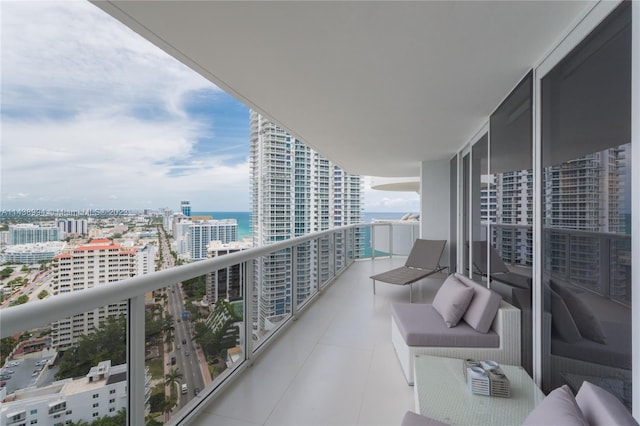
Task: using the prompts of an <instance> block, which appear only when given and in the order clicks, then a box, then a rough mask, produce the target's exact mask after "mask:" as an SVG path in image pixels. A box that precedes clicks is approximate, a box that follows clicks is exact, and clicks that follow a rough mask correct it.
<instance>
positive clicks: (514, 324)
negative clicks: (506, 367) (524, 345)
mask: <svg viewBox="0 0 640 426" xmlns="http://www.w3.org/2000/svg"><path fill="white" fill-rule="evenodd" d="M520 321H521V320H520V309H518V308H516V307H515V306H513V305H510V304H509V303H507V302H505V301H504V300H503V301H501V302H500V307H499V308H498V313H497V314H496V318H495V320H493V324H491V329H492V330H493V331H495V332H496V334H498V336H500V347H501V348H502V349H504V350H505V351H506V352H508V353H511V354H512V356H511V357H510V358H512V359H517V360H521V359H522V356H521V330H520Z"/></svg>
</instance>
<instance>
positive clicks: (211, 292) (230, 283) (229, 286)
mask: <svg viewBox="0 0 640 426" xmlns="http://www.w3.org/2000/svg"><path fill="white" fill-rule="evenodd" d="M249 248H251V242H250V241H232V242H230V243H227V244H223V243H222V242H220V241H211V242H210V243H209V244H208V246H207V252H208V256H209V257H218V256H224V255H225V254H230V253H235V252H238V251H242V250H246V249H249ZM244 274H245V271H244V267H243V265H233V266H229V267H228V268H225V269H220V270H217V271H214V272H211V273H209V274H207V276H206V284H207V287H206V288H207V302H208V303H209V306H211V307H212V308H213V306H214V305H215V304H216V302H218V300H221V299H224V300H228V301H236V300H242V299H243V297H244V287H243V283H244Z"/></svg>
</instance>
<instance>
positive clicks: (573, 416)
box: [522, 385, 589, 426]
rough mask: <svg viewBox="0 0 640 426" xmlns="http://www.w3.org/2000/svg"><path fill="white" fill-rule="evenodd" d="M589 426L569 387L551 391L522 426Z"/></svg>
mask: <svg viewBox="0 0 640 426" xmlns="http://www.w3.org/2000/svg"><path fill="white" fill-rule="evenodd" d="M546 425H549V426H557V425H562V426H574V425H575V426H589V423H587V421H586V420H585V418H584V415H583V414H582V411H580V407H578V404H577V403H576V399H575V397H574V396H573V392H571V389H569V386H567V385H562V386H561V387H559V388H557V389H555V390H553V391H552V392H551V393H550V394H549V395H547V396H546V398H545V399H543V400H542V402H540V404H538V406H537V407H536V408H534V409H533V411H532V412H530V413H529V415H528V416H527V418H526V419H525V420H524V423H522V426H546Z"/></svg>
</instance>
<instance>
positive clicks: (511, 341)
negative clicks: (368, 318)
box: [391, 274, 521, 385]
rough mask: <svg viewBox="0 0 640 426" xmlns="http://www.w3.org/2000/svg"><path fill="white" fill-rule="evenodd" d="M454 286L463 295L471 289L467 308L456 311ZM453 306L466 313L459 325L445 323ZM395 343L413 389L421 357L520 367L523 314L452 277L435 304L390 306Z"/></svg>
mask: <svg viewBox="0 0 640 426" xmlns="http://www.w3.org/2000/svg"><path fill="white" fill-rule="evenodd" d="M452 284H453V285H455V288H457V289H462V292H465V291H464V288H462V287H465V286H466V287H468V288H470V289H471V290H469V291H470V292H471V293H473V295H472V297H471V299H470V300H467V301H466V303H467V304H466V305H465V306H457V302H456V301H455V297H449V296H450V295H451V294H450V293H449V296H447V294H448V293H447V290H449V289H451V288H452V287H451V285H452ZM461 286H462V287H461ZM469 291H466V292H465V293H468V292H469ZM443 306H444V308H443ZM449 306H451V307H454V308H459V309H461V310H462V311H463V312H458V313H459V314H460V318H459V319H458V320H457V321H455V324H452V323H451V322H450V324H449V325H448V324H447V323H446V322H445V321H447V320H450V318H443V315H442V312H445V311H446V310H447V309H448V307H449ZM447 316H448V315H447V313H446V312H445V317H447ZM391 340H392V343H393V347H394V348H395V351H396V354H397V356H398V359H399V360H400V365H401V366H402V371H403V373H404V376H405V379H406V380H407V383H408V384H409V385H413V374H414V358H415V356H416V355H422V354H426V355H434V356H443V357H449V358H460V359H466V358H473V359H490V360H494V361H496V362H498V363H503V364H511V365H520V362H521V354H520V351H521V347H520V310H519V309H517V308H515V307H514V306H511V305H510V304H508V303H506V302H505V301H503V300H502V298H501V296H500V295H499V294H497V293H496V292H494V291H491V290H489V289H487V288H486V287H483V286H481V285H479V284H477V283H475V282H473V281H472V280H470V279H469V278H467V277H465V276H462V275H460V274H452V275H450V276H449V277H448V278H447V280H445V282H444V283H443V285H442V287H441V288H440V290H438V293H437V294H436V297H435V298H434V301H433V303H432V304H411V303H397V304H393V305H392V306H391Z"/></svg>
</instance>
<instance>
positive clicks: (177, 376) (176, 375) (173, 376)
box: [164, 368, 184, 393]
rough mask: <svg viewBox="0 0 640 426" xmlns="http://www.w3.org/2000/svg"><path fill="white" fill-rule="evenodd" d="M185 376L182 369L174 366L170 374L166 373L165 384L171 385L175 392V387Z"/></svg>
mask: <svg viewBox="0 0 640 426" xmlns="http://www.w3.org/2000/svg"><path fill="white" fill-rule="evenodd" d="M183 377H184V375H183V374H182V373H181V372H180V369H178V368H173V369H172V370H171V371H170V372H169V373H168V374H165V375H164V384H165V386H171V389H172V390H171V393H173V387H174V386H175V385H176V384H177V383H180V380H182V378H183Z"/></svg>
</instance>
